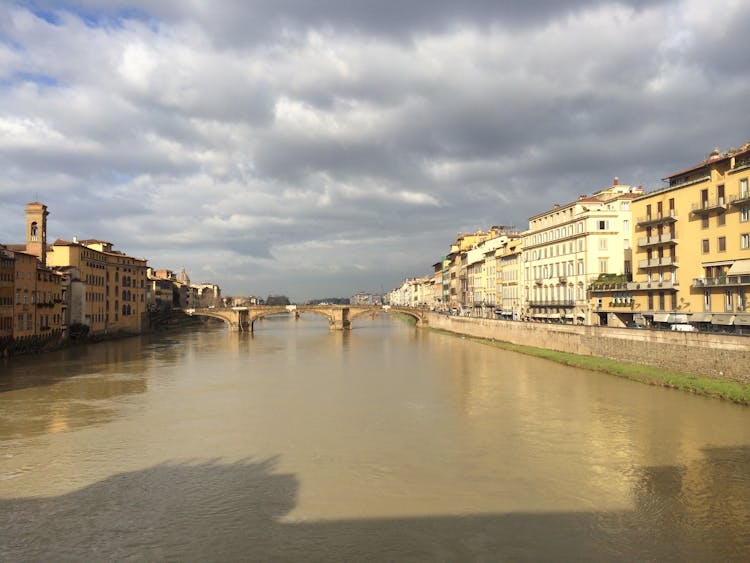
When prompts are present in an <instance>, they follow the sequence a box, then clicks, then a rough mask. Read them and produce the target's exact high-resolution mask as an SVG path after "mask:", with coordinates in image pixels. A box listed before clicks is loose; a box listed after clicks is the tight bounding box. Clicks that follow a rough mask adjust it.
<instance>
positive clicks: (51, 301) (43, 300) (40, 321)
mask: <svg viewBox="0 0 750 563" xmlns="http://www.w3.org/2000/svg"><path fill="white" fill-rule="evenodd" d="M9 254H10V255H11V256H10V257H9V258H10V260H12V261H13V265H14V272H15V273H14V276H15V279H14V287H13V293H14V296H13V335H12V337H13V340H14V341H15V342H16V343H18V342H19V341H24V340H31V339H34V338H43V339H48V338H50V337H58V336H60V334H61V330H62V320H63V319H62V294H61V276H60V275H59V274H57V273H56V272H53V271H51V270H50V269H48V268H45V267H44V266H42V264H41V262H39V260H37V257H36V256H33V255H32V254H28V253H26V252H19V251H13V252H10V253H9Z"/></svg>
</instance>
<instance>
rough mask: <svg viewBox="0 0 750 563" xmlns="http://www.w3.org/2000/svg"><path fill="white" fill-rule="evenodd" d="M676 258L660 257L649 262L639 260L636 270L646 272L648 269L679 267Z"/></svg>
mask: <svg viewBox="0 0 750 563" xmlns="http://www.w3.org/2000/svg"><path fill="white" fill-rule="evenodd" d="M679 265H680V264H679V262H677V257H676V256H662V257H657V258H651V259H650V260H648V259H647V260H639V261H638V268H640V269H642V270H648V269H649V268H661V267H663V266H679Z"/></svg>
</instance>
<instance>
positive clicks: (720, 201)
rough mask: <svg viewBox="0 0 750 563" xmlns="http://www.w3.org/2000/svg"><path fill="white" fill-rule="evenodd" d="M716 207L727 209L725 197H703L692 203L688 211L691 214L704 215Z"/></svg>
mask: <svg viewBox="0 0 750 563" xmlns="http://www.w3.org/2000/svg"><path fill="white" fill-rule="evenodd" d="M717 209H723V210H724V211H726V209H727V201H726V199H724V198H723V197H719V198H716V199H713V200H708V199H705V200H703V201H701V202H700V203H694V204H693V208H692V210H691V211H690V213H691V214H692V215H705V214H707V213H710V212H711V211H715V210H717Z"/></svg>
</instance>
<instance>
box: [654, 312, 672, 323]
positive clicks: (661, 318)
mask: <svg viewBox="0 0 750 563" xmlns="http://www.w3.org/2000/svg"><path fill="white" fill-rule="evenodd" d="M654 322H655V323H668V322H669V313H654Z"/></svg>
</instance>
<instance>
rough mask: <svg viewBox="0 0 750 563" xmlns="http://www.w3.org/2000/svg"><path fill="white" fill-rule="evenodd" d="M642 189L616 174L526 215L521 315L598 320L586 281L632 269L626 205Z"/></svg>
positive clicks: (540, 318)
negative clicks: (601, 185)
mask: <svg viewBox="0 0 750 563" xmlns="http://www.w3.org/2000/svg"><path fill="white" fill-rule="evenodd" d="M642 193H643V190H642V188H640V187H638V188H633V187H631V186H624V185H620V184H619V182H618V180H617V178H615V181H614V183H613V185H612V186H610V187H609V188H606V189H604V190H601V191H599V192H596V193H594V194H593V195H592V196H589V197H587V196H585V195H582V196H580V197H579V198H578V200H576V201H573V202H571V203H568V204H567V205H557V204H556V205H555V206H554V207H553V208H552V209H550V210H548V211H545V212H543V213H540V214H538V215H535V216H533V217H531V218H530V219H529V230H528V231H526V232H525V233H524V235H523V249H524V254H523V260H524V280H525V291H524V293H525V298H526V303H525V310H524V311H523V313H522V317H523V318H525V319H528V320H538V321H545V322H547V321H552V322H567V323H579V324H591V323H594V324H598V322H599V316H598V315H597V316H594V315H592V312H591V310H590V305H589V299H588V288H589V284H590V283H591V282H592V281H594V280H595V279H597V278H598V277H599V276H602V275H608V274H615V275H623V276H626V277H627V276H628V275H630V273H631V271H632V270H631V268H632V263H631V256H630V255H631V250H630V245H631V242H630V232H631V220H632V219H631V217H632V215H631V208H630V205H631V202H632V200H633V199H634V198H635V197H637V196H638V195H640V194H642Z"/></svg>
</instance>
